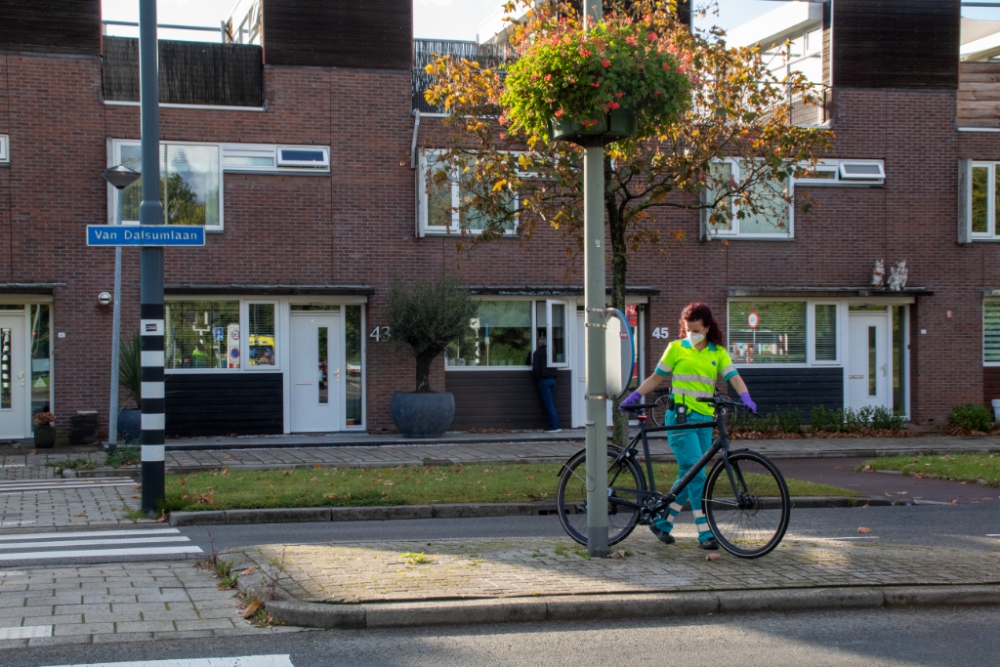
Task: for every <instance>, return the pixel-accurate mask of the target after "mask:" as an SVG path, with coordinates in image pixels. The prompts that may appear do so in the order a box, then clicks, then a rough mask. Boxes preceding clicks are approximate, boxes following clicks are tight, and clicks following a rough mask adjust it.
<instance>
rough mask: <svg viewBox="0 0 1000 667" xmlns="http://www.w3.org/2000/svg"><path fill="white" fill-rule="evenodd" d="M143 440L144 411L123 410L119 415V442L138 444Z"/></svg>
mask: <svg viewBox="0 0 1000 667" xmlns="http://www.w3.org/2000/svg"><path fill="white" fill-rule="evenodd" d="M140 438H142V410H138V409H135V408H133V409H130V410H122V411H121V412H119V413H118V442H121V443H138V442H139V439H140Z"/></svg>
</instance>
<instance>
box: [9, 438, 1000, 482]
mask: <svg viewBox="0 0 1000 667" xmlns="http://www.w3.org/2000/svg"><path fill="white" fill-rule="evenodd" d="M247 440H248V444H250V442H252V440H253V439H247ZM206 442H208V439H206ZM733 446H734V448H736V449H741V448H750V449H754V450H756V451H759V452H761V453H762V454H765V455H767V456H769V457H771V458H775V459H782V458H813V457H836V458H853V457H874V456H882V455H894V454H939V453H940V454H958V453H978V452H1000V439H997V438H993V437H981V438H972V437H950V436H924V437H909V438H803V439H796V440H739V441H734V445H733ZM581 447H582V443H580V442H577V441H574V440H568V441H565V440H564V441H553V442H539V441H520V442H518V441H514V442H500V441H484V442H478V443H476V442H470V443H463V444H440V445H435V444H423V443H422V444H413V445H380V446H362V445H356V446H355V445H352V446H325V447H282V448H259V447H253V448H248V449H206V450H198V449H185V450H173V451H168V452H167V459H166V465H167V471H168V472H177V473H180V472H194V471H198V470H206V469H218V468H223V467H228V468H231V469H233V470H239V469H249V470H262V469H275V468H278V469H284V468H310V467H312V466H314V465H316V464H317V463H318V464H320V465H323V466H338V467H352V468H376V467H395V466H413V465H424V464H426V463H434V464H450V463H462V464H466V465H467V464H470V463H529V462H530V463H535V462H549V461H564V460H565V459H567V458H569V456H571V455H572V454H574V453H575V452H577V451H579V450H580V449H581ZM650 447H651V451H652V454H653V457H654V459H656V460H664V461H667V460H672V458H673V457H672V454H671V452H670V448H669V447H668V446H667V444H666V441H665V440H664V439H662V438H658V439H654V440H653V441H651V443H650ZM73 458H82V459H86V460H93V461H97V462H98V463H101V464H103V462H104V459H105V455H104V454H103V453H101V452H89V453H88V452H83V453H79V454H76V453H58V454H52V453H37V452H36V453H35V454H17V455H8V456H7V457H6V458H5V465H4V466H3V467H0V481H2V480H18V479H49V478H52V476H53V472H52V471H53V468H52V467H51V466H46V465H45V464H46V463H55V462H58V461H65V460H67V459H73ZM138 473H139V467H138V466H125V467H122V468H118V469H117V470H116V469H113V468H110V467H107V466H103V465H102V466H101V467H100V468H99V469H97V470H93V471H84V472H83V473H81V474H82V475H83V476H88V477H89V476H108V475H138Z"/></svg>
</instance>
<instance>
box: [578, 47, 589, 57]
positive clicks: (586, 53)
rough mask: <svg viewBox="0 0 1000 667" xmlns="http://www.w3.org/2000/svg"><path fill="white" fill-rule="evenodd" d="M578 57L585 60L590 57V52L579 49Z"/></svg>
mask: <svg viewBox="0 0 1000 667" xmlns="http://www.w3.org/2000/svg"><path fill="white" fill-rule="evenodd" d="M580 55H581V56H583V57H584V58H586V57H587V56H589V55H590V51H588V50H587V49H580Z"/></svg>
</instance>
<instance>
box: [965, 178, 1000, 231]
mask: <svg viewBox="0 0 1000 667" xmlns="http://www.w3.org/2000/svg"><path fill="white" fill-rule="evenodd" d="M967 162H968V169H969V172H968V179H967V180H966V182H967V183H968V186H967V188H968V191H967V193H966V197H967V204H968V205H967V208H966V220H965V225H966V238H967V239H968V240H970V241H997V240H1000V224H998V223H997V196H998V195H1000V184H998V183H997V179H998V177H1000V169H998V167H1000V162H973V161H967Z"/></svg>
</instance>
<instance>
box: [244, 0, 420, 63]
mask: <svg viewBox="0 0 1000 667" xmlns="http://www.w3.org/2000/svg"><path fill="white" fill-rule="evenodd" d="M263 2H264V39H263V43H264V59H265V62H266V63H267V64H268V65H289V66H296V65H297V66H312V67H356V68H362V69H397V70H408V69H410V67H411V52H410V48H411V47H410V44H411V42H412V40H413V7H412V0H263Z"/></svg>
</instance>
